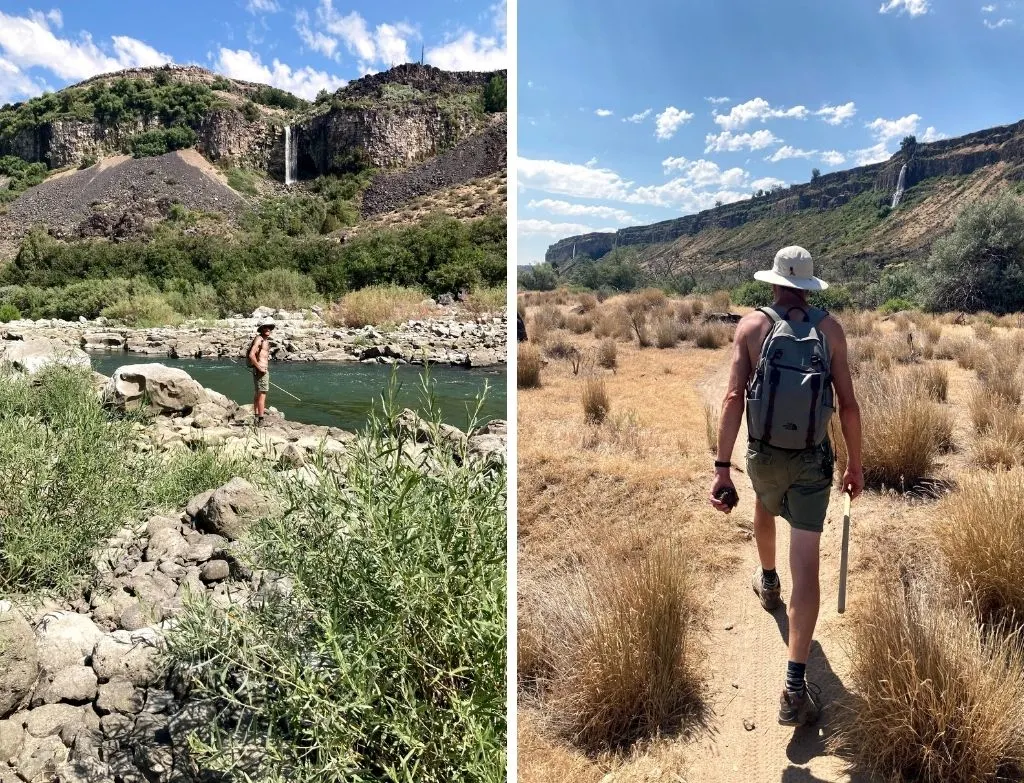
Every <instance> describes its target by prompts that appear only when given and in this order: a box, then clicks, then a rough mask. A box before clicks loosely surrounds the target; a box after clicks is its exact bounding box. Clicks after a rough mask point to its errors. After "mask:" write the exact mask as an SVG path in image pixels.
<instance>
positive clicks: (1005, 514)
mask: <svg viewBox="0 0 1024 783" xmlns="http://www.w3.org/2000/svg"><path fill="white" fill-rule="evenodd" d="M1022 497H1024V469H1021V468H1019V467H1018V468H1014V469H1012V470H1006V471H999V472H996V473H982V474H974V475H967V476H964V477H963V478H962V480H961V481H960V482H959V487H958V488H957V491H956V492H953V493H952V494H950V495H949V496H948V497H946V498H945V499H944V500H943V501H942V503H941V505H940V507H939V509H938V510H937V512H936V519H938V520H939V522H938V540H939V546H940V548H941V550H942V553H943V555H945V558H946V563H947V565H948V567H949V571H950V575H951V576H952V578H953V583H955V584H963V585H966V586H967V588H968V590H969V591H970V595H971V598H972V603H973V605H974V606H975V607H976V609H977V611H978V612H979V614H980V615H981V616H982V617H983V618H984V619H986V620H987V621H989V622H993V623H996V624H998V623H1000V622H1009V623H1013V624H1015V625H1020V624H1022V623H1024V579H1021V573H1020V569H1021V553H1022V552H1024V504H1021V498H1022Z"/></svg>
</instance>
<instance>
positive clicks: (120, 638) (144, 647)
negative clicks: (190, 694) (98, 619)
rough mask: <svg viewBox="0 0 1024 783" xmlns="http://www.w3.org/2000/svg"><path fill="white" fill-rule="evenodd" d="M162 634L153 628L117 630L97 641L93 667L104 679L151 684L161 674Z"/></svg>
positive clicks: (93, 655) (141, 684) (135, 683)
mask: <svg viewBox="0 0 1024 783" xmlns="http://www.w3.org/2000/svg"><path fill="white" fill-rule="evenodd" d="M160 646H161V641H160V638H159V634H158V633H157V632H155V631H151V630H150V629H149V628H145V629H142V630H140V631H136V632H134V633H133V632H129V631H114V632H113V633H112V634H109V635H106V636H103V637H101V638H100V640H99V641H97V642H96V649H95V650H93V654H92V667H93V669H95V670H96V675H97V676H98V677H99V678H100V679H101V680H112V679H114V678H116V677H121V678H124V679H126V680H128V681H129V682H131V683H132V684H134V685H138V686H144V685H149V684H150V683H151V682H152V681H153V680H154V679H155V678H156V676H157V674H158V673H159V671H158V655H159V648H160Z"/></svg>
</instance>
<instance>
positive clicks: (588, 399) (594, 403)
mask: <svg viewBox="0 0 1024 783" xmlns="http://www.w3.org/2000/svg"><path fill="white" fill-rule="evenodd" d="M610 410H611V400H610V398H609V397H608V387H607V386H605V382H604V380H603V379H602V378H587V379H586V380H584V381H583V416H584V418H585V419H586V420H587V423H588V424H601V423H603V422H604V420H605V419H606V418H608V412H609V411H610Z"/></svg>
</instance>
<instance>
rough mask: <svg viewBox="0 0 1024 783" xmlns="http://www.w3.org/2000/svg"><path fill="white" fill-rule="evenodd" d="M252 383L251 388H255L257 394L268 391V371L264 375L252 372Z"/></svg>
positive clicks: (256, 371) (255, 371)
mask: <svg viewBox="0 0 1024 783" xmlns="http://www.w3.org/2000/svg"><path fill="white" fill-rule="evenodd" d="M252 383H253V386H255V387H256V391H258V392H264V393H265V392H268V391H270V370H267V371H266V372H264V373H261V372H259V371H258V370H253V371H252Z"/></svg>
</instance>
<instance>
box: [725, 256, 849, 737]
mask: <svg viewBox="0 0 1024 783" xmlns="http://www.w3.org/2000/svg"><path fill="white" fill-rule="evenodd" d="M754 278H755V279H756V280H760V281H762V282H766V283H770V284H771V286H772V293H773V298H774V301H773V302H772V305H771V306H770V307H762V308H759V309H758V310H755V311H754V312H752V313H749V314H748V315H745V316H744V317H743V318H742V319H741V320H740V322H739V324H738V325H737V327H736V335H735V338H734V340H733V355H732V365H731V368H730V374H729V386H728V389H727V391H726V394H725V400H724V403H723V406H722V417H721V421H720V423H719V428H718V455H717V457H716V460H715V477H714V480H713V481H712V484H711V495H710V502H711V505H712V506H714V507H715V508H716V509H717V510H719V511H722V512H724V513H726V514H728V513H729V512H730V511H732V509H733V508H734V507H735V506H736V504H737V503H738V501H739V498H738V495H737V494H736V488H735V485H734V484H733V481H732V477H731V475H730V468H731V467H732V465H731V461H732V451H733V446H734V444H735V442H736V437H737V435H738V434H739V430H740V425H741V423H742V421H743V412H744V407H746V414H747V416H746V419H747V435H748V438H749V442H748V446H747V459H746V465H747V474H748V475H749V476H750V483H751V485H752V486H753V490H754V495H755V498H756V499H755V503H754V539H755V542H756V544H757V554H758V559H759V561H760V565H759V566H758V568H757V569H756V570H755V571H754V578H753V589H754V594H755V595H756V596H757V598H758V599H759V600H760V602H761V606H762V607H763V608H764V609H765V610H766V611H769V612H771V611H774V610H775V609H777V608H778V607H779V606H780V605H781V603H782V601H781V598H780V596H781V590H782V584H781V582H780V580H779V575H778V573H777V572H776V570H775V517H776V516H777V515H780V514H781V515H782V517H783V518H784V519H785V520H787V521H788V522H789V525H790V540H789V564H790V572H791V575H792V579H793V590H792V593H791V595H790V601H789V640H788V646H789V649H788V653H789V660H788V663H787V666H786V684H785V688H784V689H783V691H782V695H781V696H780V698H779V723H781V724H782V725H785V726H803V725H807V724H810V723H814V722H815V721H816V720H817V719H818V716H819V713H820V706H819V705H818V704H817V703H816V702H815V699H814V697H813V696H812V694H811V693H810V692H808V689H807V685H808V683H807V681H806V676H805V672H806V668H807V659H808V656H809V655H810V649H811V640H812V637H813V636H814V627H815V624H816V623H817V620H818V609H819V605H820V600H821V595H820V586H819V580H818V571H819V568H818V567H819V548H820V543H821V532H822V530H823V528H824V523H825V515H826V513H827V511H828V503H829V494H830V489H831V486H832V478H833V469H834V454H833V450H832V445H831V443H830V442H829V439H828V422H829V419H830V417H831V415H832V412H833V408H834V404H835V402H838V404H839V420H840V423H841V425H842V433H843V439H844V440H845V442H846V452H847V455H848V456H847V465H846V472H845V474H844V475H843V482H842V488H843V491H844V492H848V493H849V494H850V497H851V498H856V497H857V496H858V495H859V494H860V493H861V491H862V490H863V488H864V472H863V467H862V464H861V419H860V408H859V406H858V404H857V397H856V395H855V394H854V389H853V379H852V377H851V374H850V365H849V361H848V357H847V345H846V335H845V334H844V332H843V328H842V326H840V324H839V322H838V321H836V320H835V319H834V318H833V317H832V316H830V315H829V314H828V313H827V312H826V311H824V310H819V309H817V308H814V307H811V306H810V305H809V304H808V301H807V299H808V294H809V292H811V291H822V290H824V289H826V288H828V283H826V282H825V281H824V280H821V279H819V278H817V277H815V276H814V262H813V259H812V258H811V254H810V253H809V252H807V251H806V250H804V249H803V248H802V247H796V246H793V247H786V248H783V249H782V250H780V251H779V252H778V253H777V254H776V256H775V261H774V264H773V265H772V269H771V270H762V271H758V272H755V273H754Z"/></svg>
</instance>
